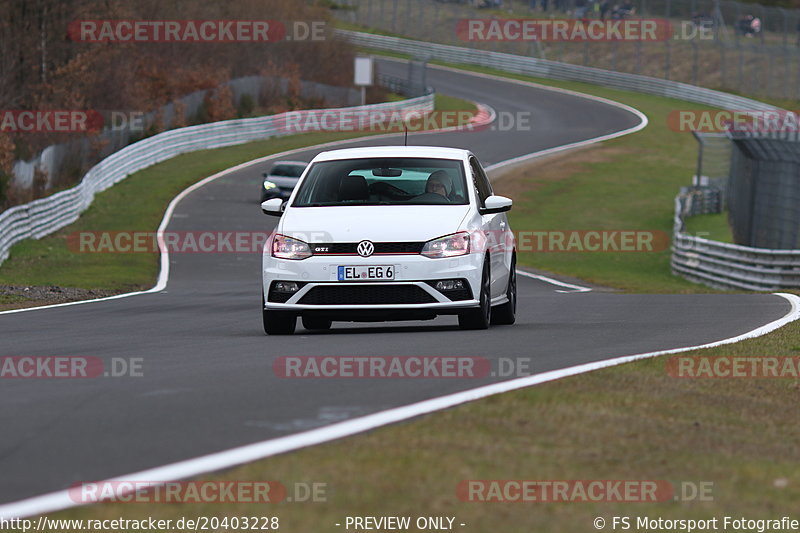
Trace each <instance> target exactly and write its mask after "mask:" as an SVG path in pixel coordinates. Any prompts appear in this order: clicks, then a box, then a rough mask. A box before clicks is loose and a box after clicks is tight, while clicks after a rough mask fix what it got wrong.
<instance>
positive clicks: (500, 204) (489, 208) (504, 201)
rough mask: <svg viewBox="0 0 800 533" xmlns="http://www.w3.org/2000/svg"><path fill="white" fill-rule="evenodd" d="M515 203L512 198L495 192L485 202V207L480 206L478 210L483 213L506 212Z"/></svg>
mask: <svg viewBox="0 0 800 533" xmlns="http://www.w3.org/2000/svg"><path fill="white" fill-rule="evenodd" d="M513 203H514V202H513V201H512V200H511V198H506V197H505V196H499V195H496V194H493V195H492V196H490V197H488V198H487V199H486V201H485V202H484V203H483V204H484V207H481V208H479V209H478V212H479V213H480V214H481V215H491V214H494V213H504V212H505V211H509V210H510V209H511V204H513Z"/></svg>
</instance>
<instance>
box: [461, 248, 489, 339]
mask: <svg viewBox="0 0 800 533" xmlns="http://www.w3.org/2000/svg"><path fill="white" fill-rule="evenodd" d="M490 274H491V273H490V271H489V257H488V256H487V257H486V259H484V263H483V276H481V294H480V302H481V304H480V306H479V307H477V308H475V309H469V310H467V311H463V312H461V313H459V315H458V327H460V328H461V329H487V328H488V327H489V324H490V323H491V319H492V298H491V279H492V278H491V276H490Z"/></svg>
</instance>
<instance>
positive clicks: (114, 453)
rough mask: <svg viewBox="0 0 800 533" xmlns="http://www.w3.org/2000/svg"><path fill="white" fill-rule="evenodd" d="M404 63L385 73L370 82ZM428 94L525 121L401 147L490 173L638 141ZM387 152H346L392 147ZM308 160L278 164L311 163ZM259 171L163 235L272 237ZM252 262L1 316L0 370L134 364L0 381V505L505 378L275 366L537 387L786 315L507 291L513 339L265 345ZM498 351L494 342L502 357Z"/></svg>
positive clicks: (397, 328)
mask: <svg viewBox="0 0 800 533" xmlns="http://www.w3.org/2000/svg"><path fill="white" fill-rule="evenodd" d="M404 68H405V67H404V66H403V65H400V64H398V63H396V62H381V69H382V71H383V72H387V73H394V74H400V73H402V72H403V71H404ZM428 80H429V83H430V84H431V85H433V86H434V87H435V88H436V89H437V91H439V92H443V93H447V94H452V95H454V96H458V97H461V98H467V99H471V100H475V101H479V102H483V103H486V104H487V105H489V106H491V107H493V108H494V109H495V110H497V111H498V112H507V113H517V112H530V113H531V114H532V116H533V117H534V120H533V123H534V126H535V127H534V131H532V132H530V133H520V132H501V131H491V130H487V131H478V132H445V133H439V134H430V135H419V136H413V135H412V137H411V138H410V142H412V143H413V144H430V145H433V144H437V145H438V144H441V145H447V146H457V147H465V148H469V149H471V150H473V152H474V153H475V154H476V155H477V156H478V157H479V158H480V159H481V160H482V162H483V163H484V164H485V165H487V166H488V165H493V164H496V163H499V162H501V161H504V160H508V159H513V158H517V157H521V156H524V155H525V154H528V153H531V152H535V151H540V150H545V149H548V148H554V147H557V146H561V145H564V144H571V143H575V142H580V141H583V140H586V139H590V138H594V137H598V136H601V135H607V134H612V133H614V132H618V131H621V130H625V129H630V128H633V127H635V126H636V125H637V124H638V123H639V118H638V117H637V116H635V115H633V114H631V113H630V112H628V111H625V110H623V109H620V108H618V107H614V106H610V105H607V104H604V103H602V102H598V101H593V100H589V99H584V98H580V97H576V96H575V95H569V94H564V93H561V92H558V91H553V90H545V89H538V88H534V87H530V86H525V85H520V84H517V83H513V82H510V81H500V80H496V79H488V78H481V77H476V76H473V75H471V74H467V73H456V72H452V71H445V70H438V69H431V70H430V72H429V77H428ZM397 142H398V141H397V138H394V139H387V138H383V139H371V140H362V141H355V142H352V143H348V144H347V145H349V146H359V145H364V144H375V143H380V144H394V143H397ZM318 151H319V150H318V149H310V150H302V151H299V152H298V153H296V154H295V155H293V156H292V158H297V159H310V158H311V157H312V156H313V155H314V154H315V153H317V152H318ZM268 165H269V161H264V162H261V163H259V164H257V165H253V166H251V167H249V168H246V169H243V170H239V171H236V172H232V173H229V174H227V175H226V176H224V177H222V178H220V179H218V180H216V181H214V182H212V183H209V184H208V185H206V186H204V187H202V188H199V189H197V190H196V191H194V192H193V193H191V194H189V195H188V196H187V197H186V198H185V199H184V200H183V201H181V202H180V203H179V204H178V206H177V207H176V209H175V213H174V217H173V218H172V219H171V221H170V222H169V229H170V230H173V231H196V230H235V231H269V230H270V229H271V227H272V224H273V223H274V219H270V217H265V216H263V215H262V214H261V213H260V210H259V208H258V204H257V201H256V196H257V191H258V188H259V184H260V177H259V176H260V173H261V172H262V171H263V170H264V169H265V168H266V167H267V166H268ZM259 267H260V257H259V255H258V254H231V253H229V254H183V255H179V254H173V255H172V256H170V270H171V271H170V279H169V283H168V285H167V288H166V290H164V291H162V292H158V293H152V294H145V295H140V296H134V297H130V298H123V299H116V300H109V301H103V302H97V303H92V304H86V305H77V306H67V307H58V308H52V309H47V310H40V311H31V312H23V313H14V314H4V315H0V338H2V339H3V346H2V350H0V356H24V355H40V356H41V355H75V356H95V357H99V358H102V359H104V360H107V359H109V358H112V357H124V358H131V357H141V358H143V371H144V377H143V378H139V379H133V378H131V379H96V380H91V379H89V380H63V381H60V380H4V382H3V383H2V388H0V403H2V405H3V406H4V409H3V410H2V412H0V427H2V428H3V431H2V433H0V477H2V480H3V482H2V484H0V503H7V502H13V501H17V500H20V499H23V498H26V497H31V496H34V495H38V494H42V493H45V492H49V491H54V490H58V489H63V488H66V487H68V486H69V485H70V484H71V483H74V482H76V481H83V480H95V479H106V478H109V477H113V476H119V475H123V474H126V473H129V472H135V471H139V470H144V469H147V468H151V467H154V466H158V465H163V464H167V463H171V462H175V461H179V460H182V459H187V458H191V457H196V456H199V455H203V454H206V453H211V452H216V451H219V450H224V449H228V448H231V447H234V446H240V445H243V444H248V443H253V442H258V441H263V440H265V439H270V438H274V437H278V436H283V435H288V434H292V433H296V432H298V431H301V430H304V429H308V428H315V427H320V426H324V425H326V424H330V423H332V422H336V421H340V420H345V419H351V418H354V417H358V416H362V415H366V414H370V413H375V412H378V411H381V410H384V409H387V408H392V407H397V406H402V405H406V404H409V403H412V402H416V401H420V400H425V399H429V398H434V397H437V396H440V395H442V394H445V393H453V392H457V391H463V390H467V389H470V388H473V387H475V386H478V385H482V384H486V383H491V382H494V381H501V380H503V379H505V378H499V377H496V378H494V377H488V378H485V379H472V380H424V379H420V380H287V379H280V378H277V377H276V376H275V375H274V373H273V371H272V366H271V365H272V361H273V360H274V358H275V357H276V356H281V355H420V354H422V355H472V356H476V355H477V356H484V357H490V358H497V357H517V356H529V357H531V358H532V360H533V361H534V367H533V368H532V370H533V371H535V372H537V373H538V372H545V371H549V370H554V369H559V368H565V367H569V366H574V365H577V364H582V363H587V362H592V361H601V360H604V359H607V358H609V357H615V356H622V355H628V354H636V353H642V352H649V351H654V350H662V349H669V348H678V347H682V346H689V345H697V344H703V343H707V342H712V341H716V340H720V339H723V338H728V337H733V336H736V335H740V334H742V333H744V332H747V331H750V330H753V329H755V328H757V327H759V326H762V325H763V324H765V323H767V322H771V321H774V320H776V319H778V318H780V317H782V316H783V315H785V314H786V313H787V312H788V311H789V307H790V306H789V304H788V303H787V302H786V301H785V300H783V299H782V298H780V297H777V296H773V295H615V294H608V293H598V292H585V293H569V294H564V293H559V292H556V291H557V290H560V289H563V287H557V286H553V285H550V284H547V283H544V282H542V281H539V280H535V279H529V278H520V280H519V285H520V287H519V289H520V295H519V316H518V322H517V324H516V325H514V326H511V327H496V328H493V329H491V330H489V331H488V332H485V331H484V332H472V331H460V330H458V328H457V325H456V319H455V318H454V317H442V318H439V319H437V320H435V321H433V322H420V323H416V322H414V323H404V324H399V325H398V324H396V323H395V324H387V325H358V324H342V325H337V326H338V327H336V328H335V329H334V330H333V331H331V332H329V333H323V334H318V333H311V332H305V331H301V332H300V333H299V334H297V335H295V336H294V337H293V338H291V339H287V338H277V337H265V336H264V335H263V333H262V330H261V325H260V314H259V310H258V303H259V298H260V294H259V283H260V268H259ZM498 338H502V342H498Z"/></svg>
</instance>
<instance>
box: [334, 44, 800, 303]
mask: <svg viewBox="0 0 800 533" xmlns="http://www.w3.org/2000/svg"><path fill="white" fill-rule="evenodd" d="M338 33H339V34H340V35H341V36H342V37H345V38H347V39H348V40H349V41H350V42H351V43H353V44H355V45H358V46H363V47H365V48H371V49H375V50H386V51H391V52H395V53H397V52H399V53H404V54H409V55H412V56H415V57H421V58H425V59H429V60H430V59H435V60H439V61H445V62H448V63H454V64H462V65H476V66H482V67H487V68H492V69H497V70H502V71H505V72H513V73H519V74H527V75H529V76H536V77H540V78H549V79H556V80H564V81H580V82H586V83H592V84H595V85H602V86H604V87H610V88H613V89H623V90H626V91H636V92H641V93H647V94H654V95H658V96H665V97H668V98H677V99H680V100H685V101H689V102H696V103H698V104H706V105H710V106H713V107H719V108H723V109H729V110H742V109H747V110H758V111H769V110H776V109H778V108H776V107H775V106H772V105H769V104H765V103H764V102H758V101H756V100H751V99H749V98H744V97H741V96H736V95H733V94H728V93H724V92H721V91H715V90H713V89H706V88H703V87H697V86H694V85H689V84H686V83H680V82H675V81H670V80H662V79H658V78H652V77H648V76H639V75H636V74H626V73H622V72H613V71H610V70H603V69H597V68H591V67H582V66H578V65H570V64H567V63H558V62H556V61H548V60H544V59H538V58H533V57H525V56H518V55H513V54H506V53H502V52H492V51H488V50H476V49H471V48H463V47H458V46H450V45H443V44H435V43H427V42H422V41H414V40H411V39H403V38H400V37H387V36H383V35H373V34H369V33H361V32H353V31H346V30H339V31H338ZM692 201H694V202H697V201H698V199H697V198H692V199H689V198H687V197H686V196H683V197H681V196H679V197H678V199H676V207H675V229H674V231H673V256H672V269H673V272H675V273H676V274H679V275H681V276H684V277H685V278H687V279H690V280H692V281H696V282H701V283H704V284H707V285H711V286H714V287H718V288H726V289H748V290H775V289H786V288H796V287H800V250H798V251H793V250H761V249H758V248H749V247H746V246H738V245H734V244H726V243H721V242H716V241H712V240H709V239H703V238H700V237H694V236H691V235H687V234H686V233H684V232H683V216H684V213H686V211H685V210H686V209H687V208H690V207H691V205H690V202H692ZM695 207H696V206H695Z"/></svg>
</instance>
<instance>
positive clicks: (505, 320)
mask: <svg viewBox="0 0 800 533" xmlns="http://www.w3.org/2000/svg"><path fill="white" fill-rule="evenodd" d="M506 297H507V298H508V301H507V302H506V303H504V304H501V305H498V306H497V307H495V308H494V309H492V324H497V325H504V326H510V325H511V324H513V323H514V322H516V321H517V254H516V253H514V254H512V255H511V270H510V271H509V272H508V288H507V289H506Z"/></svg>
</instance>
